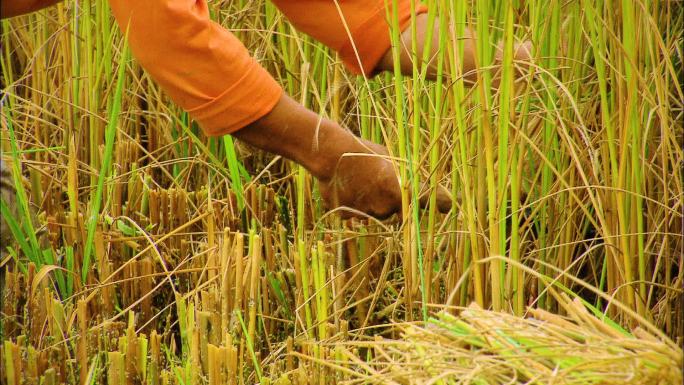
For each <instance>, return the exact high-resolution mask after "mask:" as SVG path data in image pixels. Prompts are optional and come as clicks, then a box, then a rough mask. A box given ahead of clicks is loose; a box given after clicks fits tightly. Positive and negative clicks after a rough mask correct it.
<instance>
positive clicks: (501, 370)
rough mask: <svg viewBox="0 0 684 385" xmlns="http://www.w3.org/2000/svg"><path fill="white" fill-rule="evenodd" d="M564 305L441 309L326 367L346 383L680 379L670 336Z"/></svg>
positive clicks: (561, 384) (342, 353) (678, 356)
mask: <svg viewBox="0 0 684 385" xmlns="http://www.w3.org/2000/svg"><path fill="white" fill-rule="evenodd" d="M567 305H568V306H567V307H568V310H570V311H569V312H568V313H569V315H570V318H569V319H567V318H563V317H560V316H557V315H554V314H551V313H549V312H546V311H544V310H538V309H529V310H528V315H529V316H528V318H520V317H516V316H514V315H511V314H507V313H500V312H493V311H487V310H483V309H481V308H479V307H478V306H476V305H471V306H470V307H468V308H467V309H465V310H464V311H462V312H461V313H460V314H459V315H458V316H454V315H452V314H449V313H446V312H441V313H439V314H438V315H437V316H436V318H432V319H430V320H429V321H428V322H427V323H424V324H414V323H408V324H407V323H404V324H397V325H396V327H397V328H399V329H400V330H401V331H402V338H400V339H385V338H376V339H375V340H374V341H369V342H367V343H360V344H358V343H357V344H353V345H352V346H353V347H352V348H351V349H352V350H356V349H359V351H367V352H372V354H373V356H374V359H373V360H372V361H371V362H363V360H362V358H361V357H353V356H351V355H350V353H349V352H350V350H348V349H347V348H346V347H345V348H339V349H338V351H337V353H338V357H341V358H342V359H340V360H339V361H336V362H330V363H328V366H330V367H332V368H334V369H335V370H337V371H338V372H340V373H343V376H342V377H344V378H352V380H351V381H349V382H348V383H365V384H368V383H371V384H554V385H565V384H577V385H580V384H582V385H585V384H640V385H641V384H681V383H682V369H681V368H682V350H681V348H680V347H678V346H677V345H676V344H674V343H673V342H672V341H670V340H661V339H659V338H658V337H656V336H654V335H653V334H651V333H649V332H647V331H645V330H643V329H641V328H636V329H635V330H634V331H633V332H631V333H629V332H626V331H624V330H622V329H621V328H620V327H618V326H616V325H611V324H609V323H608V322H602V321H601V320H599V319H598V318H596V317H594V316H593V315H591V314H589V312H587V310H586V309H585V308H584V306H583V305H582V304H581V303H580V302H578V301H575V302H568V303H567ZM347 347H350V345H347ZM364 348H366V349H368V350H366V349H364ZM345 383H346V382H345Z"/></svg>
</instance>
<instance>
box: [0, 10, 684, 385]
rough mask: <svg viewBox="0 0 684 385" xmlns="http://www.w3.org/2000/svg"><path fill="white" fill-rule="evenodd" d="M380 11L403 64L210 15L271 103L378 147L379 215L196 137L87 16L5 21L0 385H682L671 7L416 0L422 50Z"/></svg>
mask: <svg viewBox="0 0 684 385" xmlns="http://www.w3.org/2000/svg"><path fill="white" fill-rule="evenodd" d="M392 3H393V1H392V0H388V1H387V5H388V7H387V12H386V19H387V22H388V24H389V25H390V26H391V28H390V36H391V40H392V42H393V48H392V50H393V51H392V53H393V55H394V57H395V59H396V58H399V56H400V55H401V53H402V49H407V50H408V51H409V53H410V56H411V58H412V68H411V71H410V72H411V76H407V75H403V74H402V73H403V71H402V69H401V68H399V66H398V64H397V65H396V66H395V68H394V70H393V71H389V72H385V73H381V74H378V75H377V76H374V77H370V78H369V77H363V76H354V75H352V74H350V73H349V72H346V71H345V70H344V69H343V66H342V64H341V62H340V60H339V58H338V57H337V55H336V54H335V52H333V51H331V50H330V49H328V48H327V47H325V46H323V45H322V44H320V43H318V42H316V41H315V40H314V39H312V38H311V37H309V36H306V35H305V34H303V33H301V32H299V31H297V30H296V29H295V28H294V27H293V26H292V25H291V24H290V23H289V22H288V21H287V19H285V17H284V16H283V15H282V14H281V13H280V12H279V11H278V10H277V8H276V7H275V6H274V5H273V4H271V3H270V2H265V1H249V2H247V1H234V2H223V1H210V2H209V9H210V13H211V15H212V18H213V19H214V20H216V21H217V22H219V23H220V24H221V25H223V26H224V27H226V28H228V29H230V30H231V31H233V32H234V33H235V34H236V35H237V36H238V37H239V38H240V39H241V41H242V42H243V43H244V44H245V45H246V46H247V48H248V49H249V50H250V52H251V53H252V54H253V56H254V57H255V58H256V59H257V60H258V61H259V62H260V63H261V64H262V65H263V66H264V67H265V68H267V70H268V71H269V72H270V73H271V74H272V75H273V77H274V78H275V79H276V80H277V81H278V82H279V83H280V84H281V85H282V86H283V89H284V90H285V91H286V92H287V93H288V94H289V95H291V96H292V97H293V98H294V99H296V100H298V101H300V102H301V103H302V104H303V105H305V106H306V107H308V108H309V109H311V110H313V111H316V112H317V113H319V114H321V115H323V116H326V117H328V118H331V119H333V120H335V121H337V122H339V123H340V124H342V125H343V126H345V127H348V128H349V129H350V130H352V131H353V132H354V133H356V134H357V135H359V136H361V137H363V138H364V139H368V140H370V141H373V142H376V143H380V144H383V145H386V146H387V147H388V150H389V153H390V155H389V158H391V159H392V161H393V162H394V165H395V168H396V170H397V174H398V176H399V177H400V181H401V188H402V210H401V214H400V215H396V216H394V217H393V218H390V219H389V220H386V221H379V220H374V219H341V218H340V217H339V216H338V215H337V214H336V213H334V212H333V213H330V212H327V211H326V210H325V207H324V204H323V202H322V198H321V194H320V191H319V187H318V182H317V181H316V179H315V178H313V177H312V176H311V175H310V174H309V173H308V172H306V170H304V169H303V168H302V167H301V166H299V165H297V164H295V163H293V162H290V161H288V160H285V159H282V158H280V157H277V156H273V155H270V154H267V153H263V152H260V151H258V150H256V149H254V148H250V147H249V146H247V145H245V144H244V143H241V142H240V141H238V140H236V139H234V138H232V137H229V136H226V137H223V138H207V137H205V136H204V135H203V134H202V131H201V130H200V128H199V127H198V125H197V124H196V122H194V121H193V120H192V119H191V118H190V117H189V115H188V114H187V113H186V112H184V111H183V110H181V109H180V108H179V107H178V106H176V105H174V104H173V103H172V102H171V101H170V100H169V98H168V96H166V95H165V94H164V92H163V91H162V90H161V89H160V87H159V86H158V85H157V84H155V82H154V81H153V80H152V79H151V78H150V77H149V75H148V74H147V73H146V72H145V71H144V70H143V69H142V68H141V67H140V66H139V64H138V63H137V62H136V61H135V59H134V58H133V57H132V56H131V55H130V53H129V52H128V51H129V50H128V46H127V39H126V32H125V31H120V30H119V29H118V27H117V25H116V23H115V22H114V19H113V17H112V15H111V11H110V9H109V7H108V5H107V1H105V0H80V1H66V2H63V3H59V4H58V5H56V6H54V7H51V8H48V9H46V10H42V11H40V12H37V13H33V14H29V15H25V16H21V17H17V18H12V19H3V20H2V21H1V26H2V37H1V41H2V49H1V50H0V51H1V52H0V63H1V66H2V72H1V78H2V96H1V99H0V105H1V106H2V115H1V116H2V118H1V123H2V125H1V133H2V138H1V140H0V148H1V149H2V157H3V163H2V164H3V168H2V170H0V171H2V172H1V174H2V179H0V187H1V188H2V192H3V194H2V197H3V200H2V206H1V207H0V208H1V209H2V218H3V221H2V224H3V228H2V231H3V234H2V235H3V237H2V239H3V240H5V239H8V243H7V244H4V243H3V245H2V248H3V249H2V254H1V255H2V258H0V269H2V270H0V271H1V272H2V274H4V275H3V280H0V281H3V282H2V285H3V286H4V287H3V292H2V295H1V296H0V297H1V298H2V299H3V301H2V302H0V312H1V313H0V320H1V321H2V322H1V323H0V326H1V327H0V334H2V346H0V383H2V384H20V383H43V384H99V383H107V384H110V385H113V384H117V385H118V384H122V385H123V384H155V385H156V384H210V385H215V384H248V383H261V384H267V383H274V384H291V383H294V384H333V383H387V384H392V383H411V384H414V383H415V384H419V383H420V384H422V383H443V384H458V383H466V382H467V381H470V382H469V383H495V384H498V383H520V384H523V383H543V384H546V383H549V384H550V383H554V384H580V383H581V384H585V383H596V384H599V383H634V384H642V383H662V384H669V383H673V384H674V383H681V381H682V377H681V371H680V370H679V369H681V366H682V362H683V361H682V360H683V357H682V348H681V346H682V339H683V338H684V334H683V331H682V330H684V317H683V316H682V315H683V314H684V309H683V308H682V301H681V298H682V294H683V293H682V292H683V290H682V284H683V283H684V260H683V258H684V252H682V250H683V249H684V239H683V236H682V234H683V231H684V214H682V213H683V212H684V206H683V203H682V202H683V201H682V198H683V197H684V191H683V188H682V186H683V182H684V177H683V172H684V149H683V145H682V143H683V142H684V128H683V126H682V114H683V104H682V101H683V100H684V93H683V92H682V87H681V84H682V80H683V78H682V76H683V74H682V73H683V71H682V50H681V45H682V39H683V37H682V27H683V25H684V16H683V15H684V12H682V5H681V4H680V3H679V2H675V1H669V2H668V1H651V0H624V1H613V0H596V1H586V0H570V1H560V0H549V1H539V0H527V1H513V0H506V1H494V0H478V1H474V0H472V1H466V2H453V1H446V0H430V1H426V2H425V3H426V4H427V6H428V9H429V12H428V14H427V20H428V24H429V25H430V27H429V28H428V31H430V32H429V33H428V36H427V37H426V43H425V46H423V47H422V49H423V50H422V51H421V50H420V49H419V48H420V47H419V46H418V45H416V44H414V46H411V47H402V43H401V39H402V33H403V32H405V31H401V30H400V29H399V22H398V20H397V15H396V12H393V9H396V7H395V8H393V7H392ZM413 5H414V6H415V5H416V4H413ZM467 31H472V32H473V33H475V34H476V35H477V40H471V39H467V38H464V37H467ZM406 33H408V34H409V35H412V36H413V39H412V40H413V41H414V42H415V41H416V40H417V39H416V18H415V17H413V19H412V21H411V23H410V26H409V28H408V29H407V32H406ZM475 41H476V45H475V47H474V48H475V49H476V60H475V61H476V70H474V71H470V72H467V73H464V72H463V70H462V66H461V65H460V63H461V60H462V59H463V56H464V50H465V49H466V45H468V44H475V43H474V42H475ZM524 42H529V45H527V46H526V47H528V48H530V49H531V50H532V55H531V58H530V60H521V59H520V58H519V56H518V55H517V50H518V47H520V46H521V44H522V43H524ZM433 52H435V53H436V54H435V55H432V54H431V53H433ZM398 62H399V61H398V60H395V63H398ZM5 164H6V165H7V166H5ZM439 185H441V186H444V187H446V188H447V189H448V190H449V191H450V192H451V193H452V199H453V200H452V209H451V211H450V212H449V213H447V214H441V213H440V212H439V210H438V207H437V206H438V202H437V196H436V193H435V191H436V188H437V186H439ZM5 186H9V187H5ZM10 188H11V190H12V192H14V191H16V193H15V194H14V195H13V196H15V197H16V198H15V199H16V203H15V202H11V201H9V198H5V197H6V195H5V189H8V191H9V189H10ZM425 191H428V193H427V195H424V193H425ZM421 197H423V198H422V199H423V200H424V202H423V204H422V206H425V208H424V209H422V208H421V202H420V201H421ZM34 206H35V207H37V209H35V210H34V209H33V207H34ZM41 229H42V230H41ZM6 231H7V232H9V233H11V236H9V237H5V232H6ZM658 381H659V382H658Z"/></svg>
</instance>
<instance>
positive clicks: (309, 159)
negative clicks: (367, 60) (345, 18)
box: [233, 14, 531, 219]
mask: <svg viewBox="0 0 684 385" xmlns="http://www.w3.org/2000/svg"><path fill="white" fill-rule="evenodd" d="M416 24H417V29H416V31H417V34H416V37H417V39H418V40H419V43H420V44H418V47H419V50H418V51H419V52H418V57H422V51H423V46H424V43H425V35H426V32H427V28H428V26H427V24H428V23H427V15H425V14H422V15H418V16H417V18H416ZM438 25H439V23H438V22H436V23H435V32H434V34H433V36H434V39H435V41H433V42H432V44H431V47H432V55H431V57H433V58H434V57H435V56H436V55H437V54H438V52H437V47H438V41H437V40H436V39H438V38H439V30H438V28H439V27H438ZM411 35H412V34H411V31H410V29H409V30H407V31H404V33H403V34H402V36H401V41H402V45H403V47H404V49H403V50H402V53H401V55H400V66H401V70H402V73H405V74H410V73H411V72H412V69H413V64H412V62H411V54H410V53H409V52H410V51H409V50H410V47H411V40H412V37H411ZM463 38H464V39H465V42H464V43H465V44H464V55H463V63H461V66H462V67H461V68H462V71H463V73H464V74H468V75H466V79H467V80H471V81H474V80H475V78H476V74H475V73H474V71H473V70H474V69H475V68H476V63H475V52H476V51H475V39H474V37H473V34H472V33H471V32H470V31H469V30H466V34H465V36H464V37H463ZM515 51H516V52H515V56H516V59H517V60H522V61H526V60H528V59H529V57H530V51H531V46H530V44H529V43H524V44H522V45H518V46H517V47H516V50H515ZM434 62H436V60H432V62H431V63H430V64H429V65H430V67H429V70H428V77H432V78H434V77H435V76H436V74H435V72H436V71H435V69H434V65H433V63H434ZM393 68H394V61H393V58H392V53H391V50H390V51H388V52H387V53H386V54H385V55H384V57H383V58H382V60H381V61H380V63H379V64H378V67H377V68H376V71H375V72H376V73H378V72H382V71H389V70H392V69H393ZM233 136H235V137H236V138H238V139H240V140H242V141H244V142H246V143H248V144H250V145H253V146H255V147H258V148H260V149H262V150H265V151H268V152H271V153H274V154H278V155H282V156H284V157H285V158H288V159H291V160H293V161H295V162H297V163H299V164H301V165H302V166H304V167H305V168H306V169H307V170H309V172H311V174H312V175H313V176H314V177H316V178H317V179H318V180H319V182H320V188H321V195H322V196H323V199H324V200H325V202H326V204H327V206H328V208H329V209H333V208H338V207H347V208H350V209H352V210H348V211H342V216H343V217H348V216H358V215H354V211H353V210H357V211H360V212H363V213H366V214H368V215H371V216H374V217H376V218H381V219H382V218H387V217H389V216H391V215H393V214H395V213H398V212H399V211H400V210H401V189H400V185H399V179H398V178H397V174H396V172H395V169H394V167H393V166H392V163H391V161H390V160H389V159H388V158H387V154H388V152H387V149H386V148H385V147H384V146H381V145H378V144H375V143H371V142H368V141H365V140H362V139H360V138H357V137H356V136H354V135H353V134H352V133H351V132H350V131H349V130H347V129H346V128H344V127H342V126H340V125H339V124H337V123H335V122H333V121H331V120H328V119H324V118H321V117H320V116H319V115H318V114H316V113H314V112H312V111H310V110H308V109H307V108H305V107H304V106H302V105H301V104H299V103H297V102H296V101H294V100H293V99H292V98H290V97H289V96H287V95H284V94H283V96H282V97H281V99H280V101H279V102H278V103H277V104H276V106H275V107H274V108H273V110H272V111H271V112H270V113H268V114H267V115H265V116H264V117H262V118H261V119H259V120H257V121H256V122H254V123H252V124H250V125H249V126H247V127H245V128H243V129H241V130H239V131H237V132H235V133H233ZM426 198H427V196H423V197H421V199H420V201H421V202H420V203H421V206H422V207H425V206H426V203H427V199H426ZM437 206H438V209H439V211H440V212H442V213H446V212H448V211H449V210H450V209H451V196H450V195H449V193H448V192H447V190H446V189H444V188H442V187H441V186H440V188H439V189H438V191H437Z"/></svg>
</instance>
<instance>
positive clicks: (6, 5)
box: [0, 0, 62, 19]
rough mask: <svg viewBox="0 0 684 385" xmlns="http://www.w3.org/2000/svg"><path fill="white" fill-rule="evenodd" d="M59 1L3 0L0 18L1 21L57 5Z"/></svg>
mask: <svg viewBox="0 0 684 385" xmlns="http://www.w3.org/2000/svg"><path fill="white" fill-rule="evenodd" d="M60 1H62V0H3V1H2V5H0V11H2V12H0V16H1V18H2V19H4V18H6V17H14V16H19V15H23V14H25V13H30V12H33V11H37V10H39V9H41V8H45V7H48V6H50V5H52V4H56V3H59V2H60Z"/></svg>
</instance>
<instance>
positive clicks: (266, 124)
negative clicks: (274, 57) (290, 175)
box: [233, 94, 361, 180]
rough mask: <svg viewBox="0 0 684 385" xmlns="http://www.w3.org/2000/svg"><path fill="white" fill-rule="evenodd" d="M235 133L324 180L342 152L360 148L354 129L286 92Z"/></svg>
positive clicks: (234, 134)
mask: <svg viewBox="0 0 684 385" xmlns="http://www.w3.org/2000/svg"><path fill="white" fill-rule="evenodd" d="M233 136H235V137H236V138H238V139H240V140H242V141H244V142H246V143H248V144H250V145H253V146H255V147H258V148H260V149H262V150H265V151H268V152H271V153H274V154H278V155H282V156H284V157H285V158H288V159H290V160H293V161H295V162H297V163H299V164H301V165H303V166H304V167H305V168H306V169H307V170H309V172H311V173H312V174H313V175H314V176H315V177H316V178H319V179H322V180H326V179H328V178H330V177H331V176H332V174H333V173H334V169H335V167H336V164H337V161H338V160H339V159H340V157H341V156H342V154H344V153H347V152H358V151H360V150H361V149H360V144H359V142H358V140H357V139H356V138H355V137H354V135H353V134H352V133H351V132H349V131H348V130H346V129H344V128H343V127H341V126H339V125H338V124H337V123H334V122H332V121H330V120H328V119H325V118H322V117H320V116H319V115H318V114H316V113H314V112H313V111H311V110H309V109H307V108H305V107H304V106H302V105H301V104H299V103H297V102H296V101H295V100H293V99H292V98H290V97H289V96H287V95H285V94H283V95H282V97H281V98H280V100H279V101H278V103H277V104H276V106H275V107H274V108H273V110H272V111H271V112H270V113H268V114H266V115H265V116H264V117H262V118H261V119H259V120H257V121H256V122H254V123H252V124H250V125H248V126H247V127H245V128H243V129H241V130H239V131H236V132H235V133H233Z"/></svg>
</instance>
